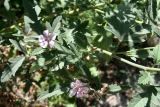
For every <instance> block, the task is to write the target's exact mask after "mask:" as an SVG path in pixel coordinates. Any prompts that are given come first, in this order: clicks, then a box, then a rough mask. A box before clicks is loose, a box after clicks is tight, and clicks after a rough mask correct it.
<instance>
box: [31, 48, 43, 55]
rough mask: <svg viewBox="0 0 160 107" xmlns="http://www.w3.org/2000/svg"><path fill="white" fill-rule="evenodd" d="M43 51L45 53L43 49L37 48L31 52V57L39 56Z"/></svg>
mask: <svg viewBox="0 0 160 107" xmlns="http://www.w3.org/2000/svg"><path fill="white" fill-rule="evenodd" d="M44 51H45V50H44V49H43V48H41V47H38V48H36V49H34V50H33V51H32V53H31V55H39V54H41V53H43V52H44Z"/></svg>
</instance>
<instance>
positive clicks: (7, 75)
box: [1, 66, 12, 82]
mask: <svg viewBox="0 0 160 107" xmlns="http://www.w3.org/2000/svg"><path fill="white" fill-rule="evenodd" d="M11 77H12V71H11V68H10V66H7V67H6V68H5V69H4V71H3V72H2V76H1V82H6V81H8V80H9V79H10V78H11Z"/></svg>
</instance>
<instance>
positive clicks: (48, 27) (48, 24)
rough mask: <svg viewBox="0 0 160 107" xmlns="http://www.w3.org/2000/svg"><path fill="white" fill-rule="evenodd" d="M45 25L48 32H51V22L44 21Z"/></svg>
mask: <svg viewBox="0 0 160 107" xmlns="http://www.w3.org/2000/svg"><path fill="white" fill-rule="evenodd" d="M45 26H46V29H48V30H49V32H52V26H51V24H50V23H49V22H46V23H45Z"/></svg>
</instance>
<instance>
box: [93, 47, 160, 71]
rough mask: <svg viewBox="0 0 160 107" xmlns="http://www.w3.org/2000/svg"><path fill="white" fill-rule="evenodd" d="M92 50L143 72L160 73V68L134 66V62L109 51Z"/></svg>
mask: <svg viewBox="0 0 160 107" xmlns="http://www.w3.org/2000/svg"><path fill="white" fill-rule="evenodd" d="M94 49H95V50H97V51H100V52H103V53H105V54H107V55H109V56H112V57H113V58H115V59H118V60H120V61H122V62H124V63H126V64H128V65H131V66H133V67H136V68H139V69H143V70H145V71H160V68H152V67H146V66H143V65H139V64H136V63H134V62H131V61H128V60H126V59H124V58H121V57H119V56H116V55H113V53H111V52H109V51H106V50H102V49H100V48H97V47H96V48H94Z"/></svg>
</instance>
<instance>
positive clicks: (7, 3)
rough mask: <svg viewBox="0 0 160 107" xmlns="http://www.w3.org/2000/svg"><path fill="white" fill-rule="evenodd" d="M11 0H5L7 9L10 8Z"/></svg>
mask: <svg viewBox="0 0 160 107" xmlns="http://www.w3.org/2000/svg"><path fill="white" fill-rule="evenodd" d="M9 1H10V0H5V1H4V7H5V8H6V10H9V9H10V5H9Z"/></svg>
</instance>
